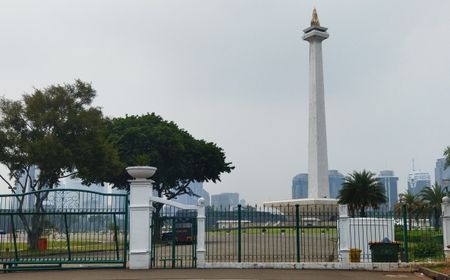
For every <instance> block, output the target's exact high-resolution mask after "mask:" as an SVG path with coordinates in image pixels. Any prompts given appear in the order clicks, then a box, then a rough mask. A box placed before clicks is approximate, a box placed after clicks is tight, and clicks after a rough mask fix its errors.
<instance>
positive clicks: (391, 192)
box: [377, 170, 398, 209]
mask: <svg viewBox="0 0 450 280" xmlns="http://www.w3.org/2000/svg"><path fill="white" fill-rule="evenodd" d="M377 179H378V181H379V182H380V183H381V184H382V185H383V187H384V190H385V194H386V197H387V203H386V206H387V208H388V209H394V205H395V204H396V203H397V201H398V189H397V182H398V177H396V176H395V175H394V171H392V170H382V171H380V174H378V177H377Z"/></svg>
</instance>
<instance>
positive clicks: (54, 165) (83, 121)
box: [0, 80, 123, 192]
mask: <svg viewBox="0 0 450 280" xmlns="http://www.w3.org/2000/svg"><path fill="white" fill-rule="evenodd" d="M94 97H95V91H94V89H93V88H92V87H91V85H90V84H88V83H84V82H82V81H80V80H76V81H75V83H74V84H64V85H53V86H50V87H48V88H45V89H35V90H34V91H33V93H31V94H25V95H23V98H22V99H21V100H18V101H12V100H9V99H7V98H1V99H0V114H1V119H0V163H2V164H4V165H5V166H6V167H7V168H8V170H9V177H10V179H15V180H16V182H17V183H18V184H20V187H22V188H23V191H25V188H26V185H27V182H28V185H29V186H30V188H31V190H40V189H43V188H54V187H56V186H58V184H59V181H60V179H61V178H63V177H66V176H76V177H79V178H81V179H82V180H83V182H84V183H86V184H90V183H100V182H101V181H102V179H101V178H104V177H107V176H111V174H118V173H119V172H120V170H121V169H123V166H122V165H121V164H120V161H119V158H118V154H117V151H116V150H115V148H114V147H113V146H112V145H111V144H110V143H108V142H107V141H106V137H105V133H104V129H103V128H104V124H105V123H104V119H103V116H102V113H101V111H100V109H99V108H96V107H93V106H92V101H93V99H94ZM32 166H36V167H37V168H38V169H39V174H38V178H37V180H35V181H34V178H33V181H31V179H32V178H31V176H30V175H29V171H30V168H31V167H32ZM0 177H1V179H3V181H5V182H6V183H7V184H8V186H9V188H10V189H11V190H12V191H13V192H15V189H14V187H13V186H12V185H11V184H10V183H9V182H8V180H7V178H6V177H5V176H3V175H0ZM19 178H26V181H25V182H24V181H23V180H19Z"/></svg>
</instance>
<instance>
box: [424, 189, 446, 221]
mask: <svg viewBox="0 0 450 280" xmlns="http://www.w3.org/2000/svg"><path fill="white" fill-rule="evenodd" d="M445 194H446V193H445V190H444V188H442V187H441V186H440V185H439V184H438V183H435V184H434V185H432V186H431V187H425V188H424V189H423V190H422V191H421V192H420V196H421V198H422V201H423V202H425V204H426V205H427V206H428V208H429V209H430V210H431V211H432V213H433V218H434V228H435V229H436V230H437V229H439V218H440V216H441V211H442V210H441V203H442V198H443V197H444V196H445Z"/></svg>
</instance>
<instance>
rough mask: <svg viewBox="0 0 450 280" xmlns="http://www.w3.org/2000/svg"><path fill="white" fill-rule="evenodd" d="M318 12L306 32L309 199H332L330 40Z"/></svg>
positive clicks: (304, 37) (314, 14)
mask: <svg viewBox="0 0 450 280" xmlns="http://www.w3.org/2000/svg"><path fill="white" fill-rule="evenodd" d="M326 30H327V28H325V27H321V26H320V25H319V21H318V19H317V13H316V11H315V9H314V13H313V20H312V21H311V27H309V28H307V29H305V30H304V32H305V35H304V36H303V39H304V40H306V41H308V42H309V44H310V45H309V143H308V198H329V197H330V194H329V182H328V154H327V132H326V121H325V96H324V81H323V65H322V41H323V40H325V39H327V38H328V36H329V35H328V33H327V32H326Z"/></svg>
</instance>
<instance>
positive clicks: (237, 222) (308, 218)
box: [206, 206, 338, 262]
mask: <svg viewBox="0 0 450 280" xmlns="http://www.w3.org/2000/svg"><path fill="white" fill-rule="evenodd" d="M337 215H338V213H337V209H336V207H329V206H276V207H271V208H268V207H250V206H247V207H241V206H238V207H236V208H207V209H206V261H207V262H332V261H338V258H337V257H338V248H337V243H338V233H337V228H336V227H337V222H336V221H337Z"/></svg>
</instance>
